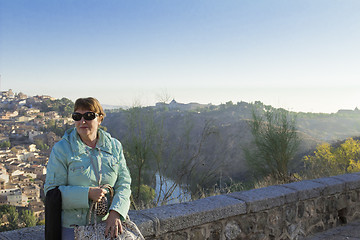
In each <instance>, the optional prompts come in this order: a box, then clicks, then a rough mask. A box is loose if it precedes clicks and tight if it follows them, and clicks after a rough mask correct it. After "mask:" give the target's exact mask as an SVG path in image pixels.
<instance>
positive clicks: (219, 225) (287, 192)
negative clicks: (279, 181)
mask: <svg viewBox="0 0 360 240" xmlns="http://www.w3.org/2000/svg"><path fill="white" fill-rule="evenodd" d="M129 215H130V218H131V219H132V220H133V221H134V222H136V223H137V225H138V226H139V228H140V230H141V231H142V232H143V234H144V236H145V237H146V239H161V240H182V239H184V240H185V239H208V240H210V239H246V240H251V239H254V240H262V239H264V240H265V239H304V238H305V237H306V236H310V235H312V234H314V233H316V232H321V231H324V230H327V229H329V228H333V227H336V226H338V225H341V224H345V223H347V222H351V221H354V220H356V219H359V218H360V173H359V174H358V173H354V174H346V175H340V176H334V177H329V178H320V179H315V180H307V181H301V182H295V183H290V184H284V185H277V186H270V187H266V188H260V189H253V190H250V191H243V192H236V193H231V194H227V195H219V196H213V197H208V198H204V199H200V200H197V201H192V202H187V203H181V204H173V205H167V206H162V207H157V208H153V209H146V210H141V211H130V213H129ZM43 231H44V228H43V227H34V228H28V229H22V230H18V231H10V232H4V233H0V239H24V240H26V239H32V240H37V239H43V235H44V232H43Z"/></svg>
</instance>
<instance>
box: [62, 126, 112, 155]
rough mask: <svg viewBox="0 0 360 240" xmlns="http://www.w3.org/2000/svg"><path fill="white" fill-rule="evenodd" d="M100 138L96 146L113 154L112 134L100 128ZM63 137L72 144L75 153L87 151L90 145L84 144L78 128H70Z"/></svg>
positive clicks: (79, 153)
mask: <svg viewBox="0 0 360 240" xmlns="http://www.w3.org/2000/svg"><path fill="white" fill-rule="evenodd" d="M98 135H99V139H98V142H97V144H96V148H97V149H100V150H101V151H103V152H107V153H109V154H113V149H112V144H111V135H110V134H109V133H107V132H105V131H104V130H102V129H99V130H98ZM63 139H65V140H66V141H67V142H69V144H70V145H71V148H72V151H73V152H74V154H75V155H77V156H78V155H81V154H84V153H86V152H87V149H89V148H90V147H89V146H87V145H86V144H84V143H83V142H82V140H81V138H80V136H79V134H78V133H77V131H76V128H72V129H69V130H67V131H66V132H65V134H64V136H63Z"/></svg>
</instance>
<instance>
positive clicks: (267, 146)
mask: <svg viewBox="0 0 360 240" xmlns="http://www.w3.org/2000/svg"><path fill="white" fill-rule="evenodd" d="M249 125H250V129H251V133H252V135H253V146H254V147H253V148H251V149H250V148H246V149H244V151H245V157H246V160H247V162H248V164H249V166H250V167H251V168H252V169H253V170H254V171H255V173H256V175H257V176H259V175H260V177H265V176H271V177H272V178H274V179H276V180H278V181H281V182H288V181H289V180H290V178H289V168H290V164H291V161H292V160H293V158H294V156H295V154H296V152H297V150H298V147H299V143H300V140H299V137H298V135H297V130H296V121H295V119H294V118H292V117H291V116H290V115H289V114H288V112H286V111H285V110H276V109H273V108H267V109H266V110H265V112H264V114H263V115H260V114H259V113H257V112H255V110H253V112H252V120H251V121H249Z"/></svg>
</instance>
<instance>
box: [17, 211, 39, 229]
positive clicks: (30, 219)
mask: <svg viewBox="0 0 360 240" xmlns="http://www.w3.org/2000/svg"><path fill="white" fill-rule="evenodd" d="M20 220H21V222H22V223H23V224H24V227H34V226H36V218H35V216H34V214H33V212H32V211H30V210H22V211H21V212H20Z"/></svg>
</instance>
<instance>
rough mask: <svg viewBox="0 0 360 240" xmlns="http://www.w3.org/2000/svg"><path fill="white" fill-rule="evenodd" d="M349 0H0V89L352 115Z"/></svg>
mask: <svg viewBox="0 0 360 240" xmlns="http://www.w3.org/2000/svg"><path fill="white" fill-rule="evenodd" d="M359 10H360V2H359V1H354V0H345V1H336V0H319V1H312V0H293V1H284V0H259V1H253V0H251V1H250V0H246V1H245V0H228V1H221V0H206V1H205V0H199V1H190V0H181V1H180V0H174V1H165V0H158V1H146V0H134V1H115V0H104V1H99V0H88V1H75V0H61V1H60V0H47V1H45V0H33V1H27V0H16V1H7V0H0V36H1V37H0V75H1V85H0V89H1V90H8V89H13V91H14V92H23V93H25V94H28V95H30V96H34V95H50V96H53V97H56V98H62V97H66V98H69V99H71V100H75V99H76V98H78V97H86V96H94V97H96V98H98V99H99V100H100V102H101V103H102V104H106V105H117V106H132V105H133V104H134V103H135V102H136V103H137V104H141V105H144V106H147V105H155V103H156V102H158V101H159V100H162V99H163V98H164V96H168V97H169V98H170V101H171V100H172V99H175V100H176V101H178V102H181V103H189V102H197V103H201V104H208V103H211V104H214V105H218V104H221V103H226V102H228V101H232V102H234V103H236V102H240V101H245V102H254V101H261V102H263V103H264V104H267V105H272V106H274V107H282V108H285V109H287V110H291V111H296V112H300V111H301V112H324V113H331V112H336V111H338V110H339V109H355V108H356V107H360V94H359V93H360V81H359V80H360V68H359V67H358V66H359V64H360V45H359V42H360V32H359V31H358V29H359V28H360V14H358V13H359Z"/></svg>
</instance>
